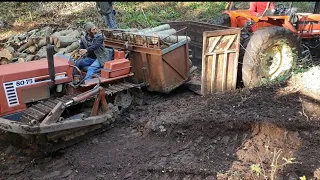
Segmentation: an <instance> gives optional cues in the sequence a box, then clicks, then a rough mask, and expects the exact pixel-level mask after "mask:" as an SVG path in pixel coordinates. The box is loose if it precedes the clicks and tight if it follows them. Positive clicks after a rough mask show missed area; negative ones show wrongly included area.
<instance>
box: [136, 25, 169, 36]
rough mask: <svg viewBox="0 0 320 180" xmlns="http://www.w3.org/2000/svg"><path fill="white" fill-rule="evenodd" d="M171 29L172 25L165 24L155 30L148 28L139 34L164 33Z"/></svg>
mask: <svg viewBox="0 0 320 180" xmlns="http://www.w3.org/2000/svg"><path fill="white" fill-rule="evenodd" d="M167 29H170V25H169V24H163V25H160V26H157V27H154V28H147V29H142V30H140V31H139V33H142V34H144V33H151V32H157V31H163V30H167Z"/></svg>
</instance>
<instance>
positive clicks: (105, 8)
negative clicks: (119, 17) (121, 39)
mask: <svg viewBox="0 0 320 180" xmlns="http://www.w3.org/2000/svg"><path fill="white" fill-rule="evenodd" d="M96 7H97V9H98V12H99V13H100V14H101V15H102V16H103V17H104V19H105V21H106V23H107V26H108V27H109V28H110V29H118V25H117V21H116V19H115V17H114V15H115V13H114V11H113V7H112V1H107V2H100V1H98V2H96Z"/></svg>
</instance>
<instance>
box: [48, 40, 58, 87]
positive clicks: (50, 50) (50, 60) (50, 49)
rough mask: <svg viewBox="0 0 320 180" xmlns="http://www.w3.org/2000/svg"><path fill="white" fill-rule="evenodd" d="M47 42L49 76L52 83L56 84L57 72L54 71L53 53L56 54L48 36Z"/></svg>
mask: <svg viewBox="0 0 320 180" xmlns="http://www.w3.org/2000/svg"><path fill="white" fill-rule="evenodd" d="M46 41H47V48H46V50H47V59H48V69H49V76H50V80H51V82H53V83H54V82H55V77H56V76H55V70H54V60H53V53H54V48H53V46H52V45H51V43H50V37H49V36H47V37H46Z"/></svg>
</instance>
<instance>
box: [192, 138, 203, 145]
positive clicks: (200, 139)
mask: <svg viewBox="0 0 320 180" xmlns="http://www.w3.org/2000/svg"><path fill="white" fill-rule="evenodd" d="M203 138H204V137H203V136H200V137H198V138H197V139H196V140H195V141H194V142H196V143H198V144H199V143H201V141H202V140H203Z"/></svg>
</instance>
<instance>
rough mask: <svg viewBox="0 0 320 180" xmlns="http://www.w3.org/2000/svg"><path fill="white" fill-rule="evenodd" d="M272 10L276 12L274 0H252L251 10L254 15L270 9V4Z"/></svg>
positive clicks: (259, 14) (260, 14)
mask: <svg viewBox="0 0 320 180" xmlns="http://www.w3.org/2000/svg"><path fill="white" fill-rule="evenodd" d="M268 5H269V8H270V10H271V11H272V12H274V3H273V2H250V12H251V15H253V16H258V17H259V16H262V15H263V14H264V12H265V11H266V10H267V9H268V7H267V6H268Z"/></svg>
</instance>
